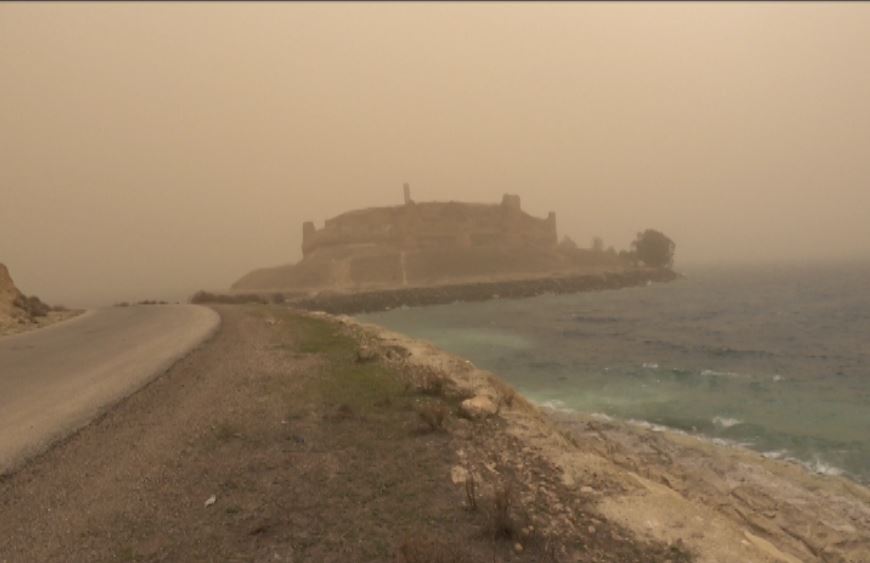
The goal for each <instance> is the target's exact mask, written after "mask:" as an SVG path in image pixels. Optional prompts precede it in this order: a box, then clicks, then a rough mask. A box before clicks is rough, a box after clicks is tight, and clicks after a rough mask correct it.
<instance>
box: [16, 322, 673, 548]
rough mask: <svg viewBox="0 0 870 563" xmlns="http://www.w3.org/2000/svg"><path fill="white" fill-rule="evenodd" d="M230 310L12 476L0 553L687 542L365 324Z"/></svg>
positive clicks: (601, 545) (651, 545)
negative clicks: (590, 491) (571, 486)
mask: <svg viewBox="0 0 870 563" xmlns="http://www.w3.org/2000/svg"><path fill="white" fill-rule="evenodd" d="M219 312H220V314H221V317H222V326H221V329H220V330H219V332H218V333H217V335H216V336H215V337H214V338H213V339H212V340H210V341H209V342H208V343H207V344H205V345H204V346H202V347H201V348H199V349H197V350H195V351H194V352H193V353H191V354H190V355H189V356H187V357H186V358H184V359H183V360H181V361H180V362H179V363H177V364H176V365H175V366H174V367H173V368H171V369H170V370H169V371H168V372H167V373H166V374H164V375H163V376H161V377H159V378H158V379H156V380H155V381H153V382H152V383H150V384H149V385H148V386H146V387H145V388H144V389H142V390H141V391H139V392H138V393H136V394H135V395H133V396H131V397H129V398H127V399H125V400H124V401H123V402H122V403H120V404H119V405H118V406H117V407H115V408H114V409H112V410H111V411H110V412H108V413H107V414H105V415H104V416H102V417H101V418H99V419H98V420H96V421H95V422H93V423H92V424H90V425H89V426H87V427H85V428H84V429H82V430H81V431H79V432H78V433H76V434H75V435H73V436H71V437H70V438H69V439H67V440H66V441H65V442H63V443H61V444H58V445H57V446H55V447H53V448H52V449H51V450H49V451H47V452H45V453H44V454H42V455H41V456H39V457H37V458H35V459H33V460H32V461H31V462H29V463H28V464H27V465H25V466H24V467H22V468H21V469H19V470H18V471H17V472H15V473H12V474H9V475H6V476H5V477H3V478H2V480H0V539H2V540H0V562H10V563H11V562H16V563H17V562H19V561H64V562H66V561H317V562H320V561H335V562H348V561H402V562H406V563H412V562H418V561H419V562H422V561H429V562H437V561H445V562H446V561H454V562H459V561H620V562H631V561H635V562H648V561H662V562H664V561H674V562H676V561H682V560H686V559H687V557H686V555H685V552H684V551H683V550H682V549H681V548H680V547H679V546H676V545H675V546H670V547H669V546H666V545H664V544H663V543H658V542H653V541H648V540H638V539H636V537H635V536H634V534H633V533H631V532H629V531H628V530H627V529H626V528H624V527H622V526H620V525H617V524H613V523H611V522H609V521H608V520H607V519H606V518H603V517H602V516H601V515H600V514H598V513H596V512H595V511H594V510H592V508H591V506H590V505H589V503H588V501H587V500H586V499H584V498H582V497H578V498H574V497H575V496H576V495H573V493H572V492H571V491H570V490H568V489H567V488H565V486H564V484H563V483H562V481H561V477H560V476H561V472H560V471H559V470H558V469H557V468H556V467H555V466H553V465H552V464H551V463H549V462H548V461H546V460H544V459H542V458H541V457H540V456H538V455H537V454H535V453H534V452H532V451H529V450H528V448H527V447H526V446H525V445H524V443H523V442H522V441H519V440H517V439H515V438H514V437H512V436H511V435H510V434H508V433H506V432H505V422H504V420H503V419H501V418H499V417H488V418H485V419H480V420H469V419H466V418H462V417H460V416H458V414H459V413H460V412H461V411H460V410H459V408H458V407H459V403H460V401H462V400H463V399H465V398H466V396H465V395H462V393H461V392H460V391H459V390H458V389H455V388H452V387H451V386H450V385H447V384H446V383H445V382H442V383H439V384H434V383H433V380H432V379H431V378H428V379H427V378H426V377H423V378H422V379H421V377H420V373H419V372H417V371H414V370H411V369H405V368H402V367H401V365H402V364H401V363H398V364H397V363H395V362H393V361H391V360H390V359H389V358H388V357H387V356H385V355H383V353H385V352H384V350H383V349H381V352H378V353H369V352H368V351H367V348H366V347H365V346H363V347H360V345H359V344H358V342H357V339H356V337H354V336H353V333H354V331H353V330H349V329H348V328H347V327H341V326H339V325H337V324H336V323H333V322H325V321H323V320H317V319H312V318H308V317H303V316H300V315H296V314H293V313H290V312H288V311H287V310H286V309H280V308H277V307H223V308H219ZM394 353H395V354H398V357H401V356H402V352H401V351H394ZM397 366H398V367H397ZM447 383H449V382H447ZM469 473H470V474H472V475H476V477H477V478H476V481H475V483H476V487H475V488H474V490H473V494H468V491H469V489H468V488H467V487H466V484H465V483H466V482H467V481H468V479H467V475H468V474H469ZM560 499H573V500H567V501H566V500H560ZM472 501H473V504H475V505H476V509H474V510H472V509H471V507H470V506H469V504H470V503H471V502H472ZM569 507H570V509H569ZM563 520H564V522H563Z"/></svg>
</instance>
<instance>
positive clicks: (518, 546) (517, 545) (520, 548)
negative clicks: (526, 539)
mask: <svg viewBox="0 0 870 563" xmlns="http://www.w3.org/2000/svg"><path fill="white" fill-rule="evenodd" d="M514 551H516V552H517V553H522V552H523V544H521V543H519V542H517V543H515V544H514Z"/></svg>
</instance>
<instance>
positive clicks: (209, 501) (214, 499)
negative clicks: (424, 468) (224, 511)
mask: <svg viewBox="0 0 870 563" xmlns="http://www.w3.org/2000/svg"><path fill="white" fill-rule="evenodd" d="M216 502H217V497H216V496H214V495H212V496H210V497H208V498H207V499H206V501H205V505H206V506H211V505H213V504H214V503H216Z"/></svg>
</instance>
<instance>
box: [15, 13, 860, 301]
mask: <svg viewBox="0 0 870 563" xmlns="http://www.w3.org/2000/svg"><path fill="white" fill-rule="evenodd" d="M406 181H407V182H410V183H411V187H412V192H413V196H414V198H415V199H417V200H418V201H419V200H449V199H455V200H471V201H491V202H496V201H499V200H500V199H501V194H502V193H505V192H510V193H517V194H520V195H521V196H522V200H523V206H524V208H525V209H526V210H527V211H529V212H531V213H533V214H536V215H540V216H544V215H545V214H546V212H547V211H550V210H553V211H556V213H557V220H558V227H559V233H560V236H561V235H562V234H567V235H569V236H571V237H573V238H574V239H575V240H577V241H578V242H579V243H581V244H583V245H586V244H588V242H589V240H590V239H591V237H592V236H593V235H601V236H602V237H603V238H604V240H605V243H607V244H614V245H615V246H616V247H617V248H623V247H626V246H627V245H628V244H629V242H630V240H631V239H632V238H633V235H634V233H635V232H636V231H638V230H640V229H642V228H646V227H654V228H658V229H661V230H663V231H664V232H665V233H667V234H669V235H670V236H671V237H672V238H673V239H674V240H675V241H676V242H677V262H678V266H679V264H680V263H684V264H685V263H688V262H692V261H699V260H705V261H706V260H727V261H759V260H816V259H820V258H821V259H824V258H845V257H863V258H870V4H860V3H854V4H852V3H846V4H833V5H832V4H821V3H818V4H807V3H772V4H749V3H720V4H715V3H698V4H685V3H678V4H651V3H643V4H628V3H595V4H570V3H558V4H545V5H540V4H538V5H532V4H518V3H505V4H491V3H487V4H478V5H474V4H462V3H444V4H438V3H432V4H421V3H413V4H398V3H384V4H355V3H354V4H333V3H312V4H297V3H287V4H282V3H263V4H254V5H250V4H248V5H241V4H230V3H216V4H205V3H196V4H180V3H150V4H135V3H118V4H84V3H82V4H48V3H40V4H34V5H29V4H24V3H14V4H10V3H3V4H0V262H5V263H6V264H7V265H8V266H9V267H10V269H11V272H12V274H13V276H14V277H15V279H16V281H17V282H18V284H19V286H21V287H22V289H23V290H25V291H26V292H28V293H36V294H38V295H40V296H42V297H43V298H45V299H47V300H49V301H54V302H57V301H63V302H67V303H68V304H76V303H79V304H92V303H99V302H111V301H112V300H115V299H120V298H147V297H152V296H161V295H170V294H176V293H180V294H183V292H187V291H189V290H192V289H196V288H200V287H205V288H225V287H227V286H229V284H230V283H232V282H233V281H234V280H235V279H236V278H238V277H240V276H241V275H242V274H244V273H246V272H247V271H248V270H250V269H252V268H255V267H260V266H267V265H275V264H280V263H287V262H292V261H296V260H297V259H299V258H300V257H301V252H300V249H299V245H300V242H301V233H302V227H301V223H302V221H304V220H314V221H315V222H316V223H317V225H318V226H321V225H322V223H323V220H324V219H326V218H327V217H330V216H333V215H336V214H338V213H340V212H342V211H345V210H348V209H352V208H357V207H365V206H370V205H390V204H398V203H400V202H401V199H402V193H401V192H402V183H403V182H406Z"/></svg>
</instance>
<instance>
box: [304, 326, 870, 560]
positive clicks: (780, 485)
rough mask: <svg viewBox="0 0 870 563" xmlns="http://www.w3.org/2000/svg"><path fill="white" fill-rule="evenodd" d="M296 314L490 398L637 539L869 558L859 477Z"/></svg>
mask: <svg viewBox="0 0 870 563" xmlns="http://www.w3.org/2000/svg"><path fill="white" fill-rule="evenodd" d="M303 314H307V315H310V316H313V317H316V318H322V319H327V320H330V321H332V322H336V323H339V324H340V325H342V326H344V327H346V328H347V329H348V330H350V331H351V332H353V333H354V334H355V335H356V336H357V337H358V338H359V339H361V341H363V343H364V346H366V347H367V348H369V349H371V350H373V353H376V354H377V355H379V356H380V357H382V358H384V359H385V361H387V362H388V363H392V364H394V365H396V367H398V368H400V369H403V370H406V371H411V372H417V371H422V372H425V373H430V374H434V375H436V376H437V377H440V378H443V379H444V380H448V381H449V382H450V383H451V385H453V386H455V387H456V388H457V389H460V390H461V391H462V392H464V393H466V394H467V395H468V397H469V398H470V399H469V400H471V401H476V402H477V403H479V404H483V405H492V406H493V408H494V411H493V412H491V413H490V414H488V415H486V416H493V417H497V418H499V419H500V420H501V421H502V422H503V423H504V425H505V426H504V432H505V433H506V434H507V435H509V436H511V437H512V438H514V439H516V440H518V441H519V442H520V443H521V444H523V446H522V447H523V448H524V451H525V449H528V450H529V451H532V452H534V454H535V455H538V456H540V457H542V458H543V459H545V460H547V462H548V463H551V464H552V465H553V466H555V467H556V468H558V470H559V471H560V473H561V479H562V483H563V484H564V485H565V486H567V487H569V488H570V490H572V491H573V493H574V494H576V495H577V497H578V498H583V499H585V500H586V501H588V502H590V503H592V504H593V505H594V506H595V508H596V510H597V511H598V512H599V513H600V514H601V515H602V517H604V518H607V519H610V520H612V521H615V522H618V523H619V524H621V525H623V526H625V527H626V528H628V529H630V530H632V531H633V532H635V533H637V534H638V535H639V536H642V537H646V538H649V539H651V540H655V541H660V542H665V543H667V544H668V545H672V544H678V543H679V544H683V545H685V546H686V547H687V548H688V549H689V550H690V551H691V552H692V553H694V554H695V555H696V557H697V560H698V561H711V562H712V561H789V562H791V561H867V560H870V489H867V488H866V487H864V486H862V485H860V484H858V483H854V482H852V481H850V480H848V479H846V478H844V477H840V476H828V475H818V474H814V473H811V472H810V471H808V470H807V469H806V468H804V467H803V466H800V465H797V464H795V463H791V462H788V461H785V460H777V459H769V458H766V457H765V456H764V455H762V454H761V453H758V452H754V451H750V450H747V449H745V448H738V447H729V446H723V445H718V444H715V443H713V442H711V441H709V440H705V439H703V438H700V437H695V436H690V435H687V434H681V433H679V432H675V431H668V430H661V429H650V428H641V427H638V426H636V425H631V424H629V423H624V422H618V421H612V420H611V421H608V420H602V419H600V418H596V417H594V416H591V415H577V414H571V415H570V416H566V415H564V414H560V413H558V412H555V411H551V410H549V409H545V408H542V407H539V406H536V405H534V404H532V403H531V402H530V401H528V400H526V399H525V398H524V397H522V396H521V395H519V394H518V393H517V392H516V391H515V390H513V389H512V388H511V387H510V386H509V385H507V384H506V383H504V382H503V381H502V380H501V379H499V378H498V376H496V375H495V374H493V373H491V372H487V371H485V370H481V369H478V368H476V367H475V366H474V365H473V364H472V363H471V362H469V361H467V360H465V359H462V358H460V357H458V356H455V355H453V354H450V353H448V352H445V351H443V350H440V349H438V348H436V347H435V346H433V345H431V344H429V343H427V342H423V341H419V340H415V339H413V338H410V337H408V336H405V335H402V334H399V333H396V332H392V331H390V330H387V329H385V328H383V327H380V326H378V325H374V324H368V323H362V322H360V321H357V320H355V319H353V318H351V317H347V316H344V315H342V316H334V315H331V314H329V313H328V312H326V313H324V312H307V313H303ZM484 410H485V409H484ZM465 455H466V457H468V458H469V459H473V458H474V455H473V453H472V452H465ZM472 465H473V464H472ZM564 504H565V503H564V502H560V501H559V500H554V503H553V504H552V506H551V507H552V510H553V512H554V520H556V521H558V519H559V518H562V517H567V516H566V515H565V514H560V513H563V512H565V508H564ZM808 507H812V510H808ZM568 512H570V511H568Z"/></svg>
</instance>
